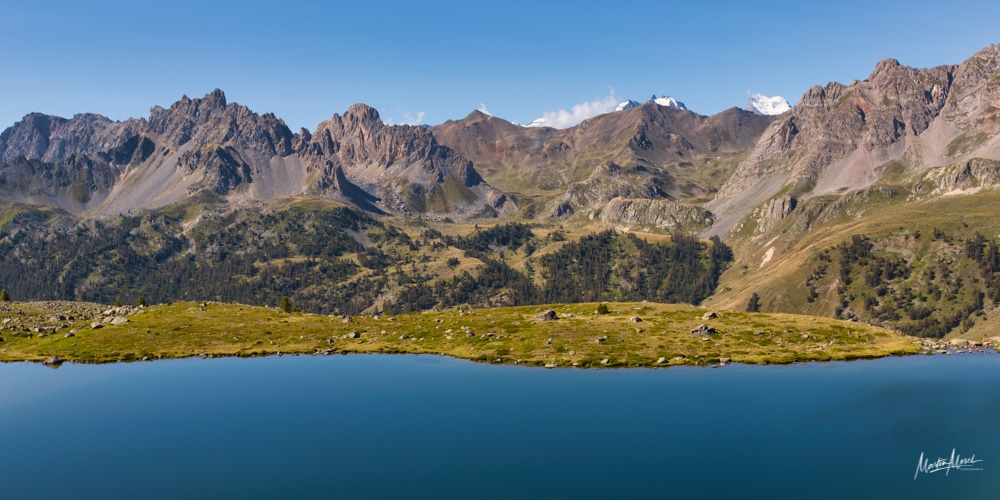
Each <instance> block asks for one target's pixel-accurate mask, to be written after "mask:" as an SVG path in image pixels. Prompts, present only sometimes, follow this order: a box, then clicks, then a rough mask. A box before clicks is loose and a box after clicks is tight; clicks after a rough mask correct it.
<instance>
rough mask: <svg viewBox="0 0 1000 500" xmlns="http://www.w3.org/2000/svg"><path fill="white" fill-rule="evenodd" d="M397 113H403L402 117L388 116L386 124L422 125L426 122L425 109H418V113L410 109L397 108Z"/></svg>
mask: <svg viewBox="0 0 1000 500" xmlns="http://www.w3.org/2000/svg"><path fill="white" fill-rule="evenodd" d="M396 112H397V113H399V114H401V115H402V116H401V117H400V118H398V119H397V118H392V117H388V118H386V119H385V124H386V125H420V124H422V123H424V115H425V114H426V113H424V112H423V111H418V112H417V114H416V115H414V114H413V113H410V112H409V111H406V110H402V109H397V110H396Z"/></svg>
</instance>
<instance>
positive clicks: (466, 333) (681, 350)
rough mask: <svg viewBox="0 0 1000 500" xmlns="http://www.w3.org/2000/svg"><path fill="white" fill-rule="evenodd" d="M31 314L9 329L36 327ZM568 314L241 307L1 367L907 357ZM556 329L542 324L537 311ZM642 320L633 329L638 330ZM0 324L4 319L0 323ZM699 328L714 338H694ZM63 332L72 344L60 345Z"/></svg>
mask: <svg viewBox="0 0 1000 500" xmlns="http://www.w3.org/2000/svg"><path fill="white" fill-rule="evenodd" d="M33 307H35V306H33V304H32V303H23V304H15V305H14V306H13V309H14V310H13V312H8V313H3V314H6V315H7V316H8V317H15V316H16V317H18V318H21V319H23V318H25V317H30V316H31V315H39V317H42V316H44V315H46V314H51V312H50V311H42V310H33V309H32V308H33ZM608 307H609V310H610V312H609V313H608V314H597V313H596V311H597V308H598V304H571V305H562V304H555V305H548V306H542V307H538V306H528V307H511V308H498V309H477V310H465V311H459V310H448V311H441V312H423V313H413V314H405V315H398V316H381V317H374V316H364V317H353V318H341V317H336V316H321V315H310V314H298V313H290V314H289V313H282V312H278V311H275V310H273V309H268V308H262V307H252V306H245V305H238V304H222V303H209V304H206V305H204V306H202V305H201V304H199V303H193V302H183V303H174V304H171V305H157V306H152V307H149V308H146V309H145V310H144V311H143V312H142V313H141V314H138V315H134V316H131V317H130V322H129V323H128V324H124V325H119V326H107V327H104V328H100V329H96V330H95V329H92V328H91V327H90V323H88V322H78V323H72V322H69V324H67V326H66V327H65V328H63V329H60V330H58V331H57V332H55V333H53V334H50V335H47V336H44V337H40V336H39V335H37V334H35V335H32V336H31V337H30V338H29V337H26V334H23V333H22V334H18V335H17V336H14V335H11V332H10V331H9V330H7V331H2V332H0V336H3V337H4V341H3V342H2V343H0V348H2V352H0V361H22V360H27V361H41V360H44V359H46V358H48V357H50V356H58V357H60V358H62V359H64V360H67V361H77V362H88V363H91V362H92V363H103V362H116V361H134V360H142V359H148V360H153V359H160V358H179V357H189V356H206V357H207V356H213V357H214V356H244V357H246V356H266V355H275V354H279V353H281V354H293V353H297V354H334V353H414V354H441V355H447V356H453V357H456V358H463V359H470V360H474V361H484V362H495V363H517V364H529V365H548V366H559V367H569V366H579V367H602V366H617V367H626V366H628V367H638V366H667V365H693V364H697V365H703V364H713V363H718V362H719V361H720V359H722V358H730V359H731V360H732V362H737V363H791V362H796V361H826V360H845V359H857V358H874V357H882V356H889V355H894V354H914V353H916V352H918V350H919V347H920V346H919V345H918V344H915V343H914V341H913V339H912V338H910V337H906V336H902V335H899V334H897V333H894V332H891V331H888V330H883V329H879V328H874V327H869V326H865V325H861V324H857V323H849V322H844V321H836V320H831V319H826V318H812V317H806V316H796V315H790V314H750V313H736V312H727V311H719V312H718V317H717V318H714V319H708V320H703V319H702V316H703V315H704V314H705V313H706V312H707V310H706V309H704V308H696V307H693V306H685V305H665V304H652V303H648V304H647V303H612V304H608ZM549 309H551V310H554V311H555V312H556V314H557V315H558V316H559V319H556V320H552V321H543V320H542V319H540V316H541V315H542V312H543V311H546V310H549ZM635 319H639V320H640V321H635ZM0 320H2V318H0ZM701 324H706V325H709V326H712V327H714V328H715V329H716V330H717V333H716V334H714V335H710V336H693V335H691V334H690V331H691V329H692V328H695V327H697V326H698V325H701ZM70 329H74V330H76V334H75V336H72V337H67V336H66V333H67V332H69V331H70Z"/></svg>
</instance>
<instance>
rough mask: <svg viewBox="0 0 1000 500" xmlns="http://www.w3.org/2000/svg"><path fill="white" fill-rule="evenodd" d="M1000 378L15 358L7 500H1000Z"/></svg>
mask: <svg viewBox="0 0 1000 500" xmlns="http://www.w3.org/2000/svg"><path fill="white" fill-rule="evenodd" d="M998 387H1000V356H997V355H996V354H962V355H955V356H942V355H935V356H905V357H899V356H897V357H888V358H883V359H877V360H859V361H852V362H842V361H837V362H814V363H805V364H802V363H799V364H792V365H781V366H758V365H740V364H734V365H728V366H723V367H718V368H709V367H689V366H688V367H671V368H666V369H651V368H631V369H574V368H560V369H554V370H546V369H544V368H540V367H526V366H513V365H489V364H479V363H473V362H470V361H466V360H460V359H454V358H450V357H444V356H434V355H398V354H397V355H385V354H351V355H342V356H341V355H335V356H267V357H257V358H218V359H199V358H188V359H173V360H161V361H155V362H146V363H142V362H133V363H112V364H100V365H87V364H74V363H66V364H63V365H62V366H60V367H59V368H58V369H53V368H50V367H46V366H44V365H42V364H39V363H21V362H18V363H4V364H0V443H2V452H0V480H2V485H3V486H2V488H3V497H4V498H37V497H58V496H67V497H73V498H157V497H159V498H218V497H241V498H303V497H324V498H399V497H404V496H405V497H417V498H428V497H433V498H521V497H532V498H533V497H557V498H561V497H571V496H572V497H584V498H590V497H610V498H636V497H670V498H691V497H748V498H930V497H938V498H940V497H949V498H995V495H996V493H997V492H998V491H1000V390H998V389H997V388H998ZM953 455H954V457H953ZM922 457H923V458H924V459H926V460H922V459H921V458H922ZM939 458H941V459H942V460H938V459H939Z"/></svg>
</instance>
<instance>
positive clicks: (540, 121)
mask: <svg viewBox="0 0 1000 500" xmlns="http://www.w3.org/2000/svg"><path fill="white" fill-rule="evenodd" d="M545 126H546V125H545V118H535V119H534V120H531V123H529V124H527V125H525V127H545Z"/></svg>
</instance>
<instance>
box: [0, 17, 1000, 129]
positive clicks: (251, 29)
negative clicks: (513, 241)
mask: <svg viewBox="0 0 1000 500" xmlns="http://www.w3.org/2000/svg"><path fill="white" fill-rule="evenodd" d="M997 19H1000V2H985V1H976V2H970V1H965V0H953V1H949V2H940V1H934V2H930V1H923V0H918V1H888V2H872V1H864V2H858V1H842V2H785V1H758V2H753V3H748V2H720V1H715V2H712V1H700V2H695V1H688V2H663V1H630V0H620V1H616V2H592V1H585V0H583V1H573V2H568V1H567V2H545V1H541V0H533V1H521V0H505V1H503V2H495V1H482V2H472V1H468V0H463V1H433V2H392V1H365V2H362V1H354V2H337V1H304V0H302V1H286V2H273V1H269V2H263V1H256V0H244V1H240V2H213V1H211V0H200V1H190V0H173V1H171V2H134V1H128V2H126V1H113V0H107V1H75V2H66V1H46V0H35V1H32V2H26V1H23V0H0V46H3V47H4V56H3V58H2V59H0V68H2V70H0V128H5V127H7V126H9V125H11V124H12V123H14V122H15V121H17V120H18V119H20V118H21V117H22V116H23V115H25V114H27V113H29V112H32V111H40V112H43V113H49V114H55V115H60V116H67V117H68V116H71V115H73V114H74V113H81V112H94V113H100V114H103V115H106V116H109V117H111V118H113V119H118V120H121V119H126V118H129V117H145V116H147V115H148V113H149V108H150V107H151V106H153V105H161V106H169V105H170V104H171V103H173V102H174V101H176V100H177V99H179V98H180V96H181V95H184V94H186V95H188V96H190V97H200V96H202V95H204V94H206V93H208V92H210V91H211V90H212V89H214V88H216V87H218V88H221V89H223V90H224V91H225V92H226V95H227V97H228V98H229V100H230V101H236V102H239V103H241V104H244V105H247V106H249V107H250V108H251V109H253V110H254V111H256V112H258V113H265V112H272V113H274V114H276V115H277V116H279V117H281V118H283V119H284V120H285V122H286V123H288V125H289V126H290V127H292V129H293V130H297V129H298V127H305V128H308V129H313V128H315V126H316V125H317V124H318V123H319V122H320V121H322V120H325V119H328V118H329V117H330V116H331V115H333V114H334V113H342V112H343V111H344V110H345V109H347V107H348V106H350V105H351V104H353V103H355V102H365V103H368V104H370V105H372V106H374V107H375V108H377V109H378V110H379V112H380V113H381V114H382V117H383V119H385V120H386V121H390V122H394V123H403V122H414V121H420V122H422V123H429V124H435V123H440V122H442V121H445V120H448V119H458V118H461V117H463V116H465V115H467V114H468V113H469V112H471V111H472V110H474V109H477V108H480V107H481V106H484V105H485V107H486V109H488V110H489V112H490V113H492V114H494V115H496V116H499V117H503V118H505V119H508V120H511V121H517V122H520V123H527V122H529V121H531V120H533V119H535V118H537V117H539V116H542V115H543V113H545V112H551V111H555V110H559V109H566V110H572V108H573V106H574V105H578V104H581V103H588V102H591V101H595V100H596V101H598V102H600V101H601V100H602V99H604V100H609V98H608V96H609V95H610V94H611V92H612V89H613V92H614V97H615V99H617V100H624V99H627V98H630V99H635V100H645V99H647V98H648V97H649V95H650V94H654V93H655V94H657V95H663V94H666V95H670V96H673V97H676V98H677V99H679V100H681V101H683V102H685V103H686V104H687V106H688V108H690V109H691V110H693V111H696V112H699V113H702V114H714V113H717V112H719V111H722V110H724V109H726V108H729V107H732V106H743V105H745V103H746V100H747V92H748V91H754V92H760V93H763V94H767V95H782V96H785V97H786V98H788V100H789V101H791V102H792V103H793V104H794V103H795V102H797V101H798V99H799V98H800V97H801V95H802V94H803V93H804V92H805V91H806V90H807V89H808V88H809V87H810V86H812V85H815V84H825V83H827V82H829V81H841V82H845V83H849V82H850V81H851V79H854V78H857V79H864V78H866V77H867V76H868V74H869V73H870V72H871V70H872V68H873V67H874V65H875V63H876V62H877V61H879V60H881V59H885V58H888V57H894V58H896V59H899V60H900V61H901V62H902V63H903V64H906V65H910V66H916V67H927V66H935V65H939V64H948V63H959V62H961V61H963V60H964V59H966V58H968V57H969V56H971V55H972V54H974V53H975V52H976V51H978V50H979V49H981V48H983V47H985V46H986V45H989V44H991V43H997V42H1000V29H997V21H996V20H997Z"/></svg>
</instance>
